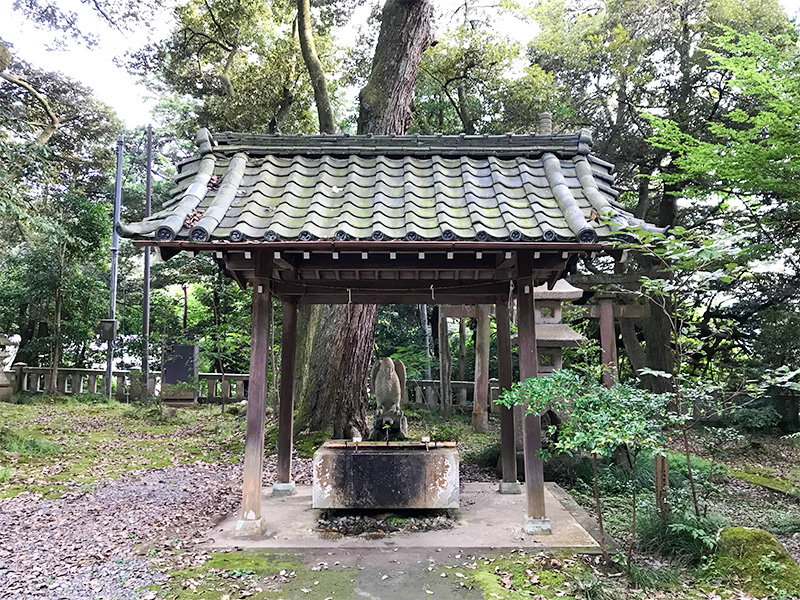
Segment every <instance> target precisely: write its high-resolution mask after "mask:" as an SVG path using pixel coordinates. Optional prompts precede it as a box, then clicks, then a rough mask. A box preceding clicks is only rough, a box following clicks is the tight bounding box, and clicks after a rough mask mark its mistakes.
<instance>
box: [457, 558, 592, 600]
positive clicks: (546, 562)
mask: <svg viewBox="0 0 800 600" xmlns="http://www.w3.org/2000/svg"><path fill="white" fill-rule="evenodd" d="M458 573H460V574H461V575H464V576H465V578H466V580H467V581H468V582H469V583H470V584H471V585H474V586H476V587H478V588H479V589H480V590H481V591H482V592H483V595H484V597H485V598H502V599H503V600H523V599H526V598H527V599H529V598H531V597H538V598H540V599H542V600H544V599H547V600H550V599H555V598H564V599H565V600H569V599H574V598H583V599H584V600H586V599H587V598H592V599H593V600H596V599H597V598H600V597H601V596H602V587H603V582H602V580H601V579H599V578H597V577H596V576H595V575H594V574H593V573H592V571H591V570H590V569H589V568H588V567H587V566H586V565H585V564H583V563H582V562H581V561H580V560H578V559H577V558H576V557H572V556H570V557H564V556H561V557H559V556H557V555H545V554H537V555H534V556H525V555H523V554H518V555H514V554H512V555H510V556H508V555H501V556H497V557H490V558H485V559H479V560H478V561H477V562H476V563H475V565H474V568H472V569H467V570H464V571H458Z"/></svg>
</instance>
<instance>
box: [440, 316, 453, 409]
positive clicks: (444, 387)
mask: <svg viewBox="0 0 800 600" xmlns="http://www.w3.org/2000/svg"><path fill="white" fill-rule="evenodd" d="M452 370H453V356H452V355H451V354H450V336H449V334H448V331H447V317H445V316H444V314H443V311H441V310H440V311H439V381H440V384H441V394H440V397H441V403H442V416H443V417H444V418H445V419H449V418H450V417H451V416H452V415H453V386H452V385H450V381H451V379H452Z"/></svg>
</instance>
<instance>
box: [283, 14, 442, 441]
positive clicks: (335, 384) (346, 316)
mask: <svg viewBox="0 0 800 600" xmlns="http://www.w3.org/2000/svg"><path fill="white" fill-rule="evenodd" d="M303 2H305V6H308V0H298V10H299V8H300V6H301V4H302V3H303ZM298 16H299V15H298ZM432 17H433V9H432V6H431V4H430V1H429V0H387V2H386V4H385V5H384V8H383V21H382V23H381V32H380V34H379V37H378V45H377V46H376V48H375V59H374V60H373V68H372V73H371V75H370V78H369V81H368V83H367V85H366V86H365V87H364V89H363V90H362V92H361V110H360V114H359V118H358V133H360V134H366V133H374V134H403V133H405V131H406V129H407V128H408V124H409V123H410V121H411V100H412V98H413V93H414V84H415V83H416V79H417V70H418V68H419V61H420V58H421V57H422V53H423V52H424V51H425V49H426V48H427V47H428V46H429V45H430V44H431V42H432V40H433V33H432V30H431V22H432ZM300 22H301V23H302V19H300ZM301 28H302V25H301ZM306 33H307V34H308V35H310V27H306ZM303 37H304V35H303V34H302V33H301V34H300V39H301V40H302V39H303ZM304 58H305V56H304ZM306 64H307V65H308V63H306ZM313 79H314V76H313V75H312V81H313ZM317 108H318V110H319V108H320V103H319V102H318V104H317ZM322 124H323V118H322V117H320V130H321V131H323V132H324V131H325V130H323V129H322ZM331 132H332V130H331ZM376 313H377V307H376V306H375V305H371V304H370V305H367V304H364V305H351V306H315V307H310V306H307V305H304V306H303V307H302V309H301V313H300V317H299V320H298V346H299V347H298V356H297V366H298V381H297V386H298V387H297V391H296V396H295V397H296V400H297V406H298V407H299V412H300V414H299V415H298V419H297V424H296V426H295V431H302V430H303V429H306V428H308V429H311V430H315V431H321V430H325V429H328V428H332V430H333V431H332V433H333V436H334V437H339V438H348V437H351V436H352V435H353V434H354V433H356V432H358V433H360V434H363V433H366V431H367V419H366V415H367V407H368V405H369V398H368V396H367V379H368V377H369V367H370V363H371V361H372V350H373V348H374V345H375V344H374V340H375V315H376ZM284 375H285V374H284Z"/></svg>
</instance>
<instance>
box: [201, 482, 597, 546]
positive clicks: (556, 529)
mask: <svg viewBox="0 0 800 600" xmlns="http://www.w3.org/2000/svg"><path fill="white" fill-rule="evenodd" d="M497 489H498V484H497V483H467V484H464V486H463V488H462V490H461V508H460V509H459V510H458V511H455V514H456V515H457V524H456V526H455V527H454V528H453V529H448V530H441V531H428V532H409V533H393V534H390V535H387V536H384V537H381V538H377V539H367V538H365V537H363V536H340V535H337V534H331V533H325V532H320V531H318V530H317V518H318V516H319V512H320V511H319V510H315V509H312V508H311V486H297V488H296V493H295V495H294V496H287V497H272V496H270V495H269V489H267V490H265V494H264V495H263V497H262V500H261V502H262V504H261V511H262V513H261V514H262V515H263V516H264V517H265V519H266V521H267V533H266V534H265V535H264V536H262V537H257V538H235V537H234V536H233V532H234V529H235V526H236V516H235V515H231V516H230V517H228V518H226V519H225V520H224V521H222V522H221V523H219V524H218V525H217V526H216V527H215V528H214V529H213V530H210V531H208V532H206V533H205V537H206V538H207V539H208V540H209V543H208V546H209V547H210V548H212V549H215V548H240V549H257V548H265V549H280V550H286V551H294V550H296V551H305V550H346V549H354V550H369V549H375V550H387V549H390V550H391V549H396V548H397V549H433V550H435V551H438V550H442V551H448V550H453V549H457V550H461V551H465V552H466V551H468V550H475V551H480V550H495V551H510V550H513V549H516V548H532V549H533V548H536V549H542V550H546V549H554V550H555V549H558V550H567V551H570V552H588V553H596V552H599V550H600V548H599V544H598V543H597V541H596V539H595V538H594V537H593V535H592V534H591V533H590V531H592V530H593V524H592V522H591V519H589V517H588V515H586V513H585V511H583V510H582V509H581V508H580V507H579V506H577V504H575V502H574V501H573V500H572V499H571V498H570V497H569V495H568V494H567V493H566V492H564V490H562V489H561V488H560V487H559V486H557V485H556V484H554V483H549V482H548V483H546V484H545V506H546V510H547V516H548V517H549V518H550V520H551V524H552V530H553V532H552V534H550V535H541V536H537V535H534V536H530V535H525V533H523V531H522V527H523V524H524V519H525V495H524V493H523V494H522V495H505V494H500V493H499V492H498V491H497ZM523 490H524V488H523Z"/></svg>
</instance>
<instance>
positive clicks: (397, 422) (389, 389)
mask: <svg viewBox="0 0 800 600" xmlns="http://www.w3.org/2000/svg"><path fill="white" fill-rule="evenodd" d="M371 380H372V392H373V393H374V394H375V400H377V403H378V407H377V409H376V410H375V415H374V416H373V417H372V430H371V431H370V434H369V439H371V440H385V439H387V437H388V439H390V440H404V439H406V437H407V436H408V422H407V421H406V418H405V417H404V416H403V411H401V410H400V400H401V399H402V398H403V390H404V389H405V387H406V366H405V365H404V364H403V361H401V360H392V359H391V358H388V357H387V358H382V359H381V360H379V361H378V362H376V363H375V364H374V365H372V376H371ZM387 430H388V431H387ZM387 434H388V435H387Z"/></svg>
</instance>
